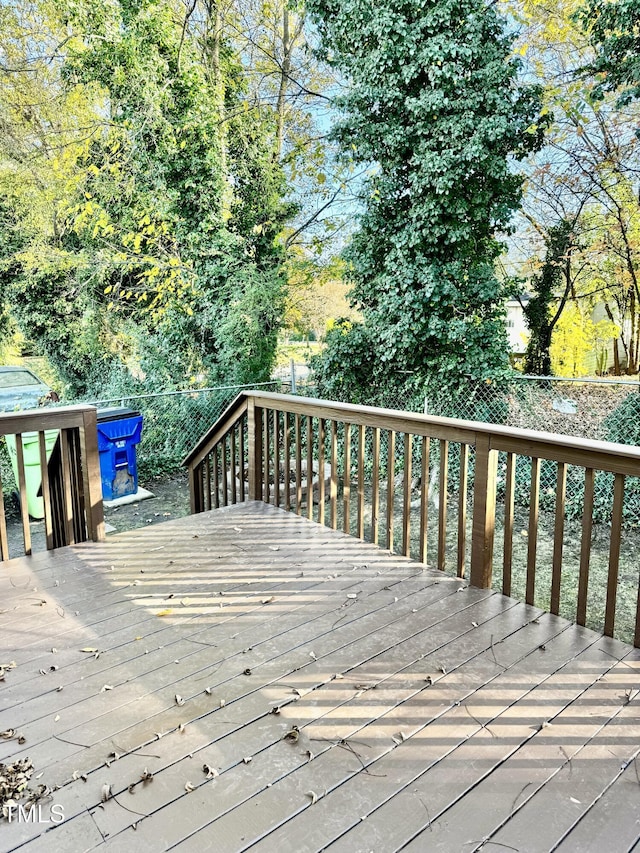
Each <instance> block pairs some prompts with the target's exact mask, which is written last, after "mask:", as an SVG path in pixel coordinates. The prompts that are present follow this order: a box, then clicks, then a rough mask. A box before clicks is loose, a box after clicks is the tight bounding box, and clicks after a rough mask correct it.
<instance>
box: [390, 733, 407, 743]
mask: <svg viewBox="0 0 640 853" xmlns="http://www.w3.org/2000/svg"><path fill="white" fill-rule="evenodd" d="M406 739H407V736H406V735H405V733H404V732H398V733H397V734H395V735H391V740H392V741H393V742H394V743H397V744H400V743H403V741H405V740H406Z"/></svg>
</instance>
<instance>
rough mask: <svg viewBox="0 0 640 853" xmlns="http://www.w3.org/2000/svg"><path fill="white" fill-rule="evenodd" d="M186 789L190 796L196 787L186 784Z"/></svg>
mask: <svg viewBox="0 0 640 853" xmlns="http://www.w3.org/2000/svg"><path fill="white" fill-rule="evenodd" d="M184 789H185V791H186V792H187V794H190V793H191V792H192V791H195V789H196V786H195V785H193V784H192V783H191V782H186V783H185V786H184Z"/></svg>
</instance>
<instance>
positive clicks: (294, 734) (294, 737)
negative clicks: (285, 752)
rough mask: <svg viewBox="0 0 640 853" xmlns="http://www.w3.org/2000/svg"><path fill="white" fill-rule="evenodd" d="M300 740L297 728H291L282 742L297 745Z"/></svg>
mask: <svg viewBox="0 0 640 853" xmlns="http://www.w3.org/2000/svg"><path fill="white" fill-rule="evenodd" d="M299 739H300V730H299V729H298V727H297V726H292V727H291V728H290V729H289V731H288V732H287V733H286V735H285V736H284V738H283V740H286V741H288V742H289V743H297V742H298V741H299Z"/></svg>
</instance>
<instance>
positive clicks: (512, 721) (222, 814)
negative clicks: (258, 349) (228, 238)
mask: <svg viewBox="0 0 640 853" xmlns="http://www.w3.org/2000/svg"><path fill="white" fill-rule="evenodd" d="M0 595H1V598H0V602H1V603H0V635H1V636H0V649H1V650H2V651H1V652H0V664H3V663H4V664H6V663H8V662H9V661H15V663H16V666H15V668H13V669H10V670H8V671H7V672H6V675H5V679H4V681H0V732H1V731H4V730H8V729H13V730H15V732H16V737H14V738H12V739H2V740H0V761H2V762H4V763H5V764H8V763H10V762H11V761H12V760H14V759H17V758H24V757H26V756H28V757H29V759H30V760H31V761H32V763H33V766H34V775H33V777H32V780H31V787H35V786H36V785H38V784H46V785H48V786H49V787H51V788H56V790H55V791H54V792H53V795H52V798H51V800H49V801H47V802H45V803H43V804H42V807H41V810H40V817H41V819H42V821H47V820H50V819H51V818H52V814H55V812H54V813H52V812H51V808H52V806H53V805H54V804H55V805H56V806H57V808H58V812H63V813H64V821H63V822H61V823H59V824H55V825H54V824H53V823H47V822H40V823H38V822H34V821H33V820H31V821H29V822H25V821H24V820H19V819H18V815H17V814H14V818H13V820H12V822H11V823H7V822H6V821H4V822H0V850H2V851H10V850H14V849H19V850H21V851H25V853H26V851H29V852H30V853H31V851H46V853H54V851H60V853H76V851H84V850H94V849H95V850H97V851H100V853H102V851H104V853H107V851H118V853H120V851H125V853H127V851H136V852H138V851H140V853H144V851H153V853H155V851H161V850H178V851H180V853H186V851H198V853H207V851H214V853H225V851H241V850H246V849H251V850H252V851H260V853H281V851H291V853H299V851H319V850H324V849H328V850H330V851H332V853H338V852H339V851H340V853H357V851H362V853H368V851H375V853H385V852H386V851H395V850H407V851H447V853H451V852H452V851H454V853H455V851H464V853H467V852H469V853H470V851H473V850H480V849H481V848H483V849H485V850H496V851H497V850H503V851H504V850H517V851H526V853H534V851H549V850H560V851H563V853H566V851H589V850H591V851H597V853H602V851H607V853H610V851H630V850H640V841H639V839H640V775H639V770H638V767H637V764H636V758H637V756H638V752H639V751H640V713H639V706H640V701H639V691H638V688H639V687H640V682H639V675H640V673H639V669H640V653H639V652H638V650H635V651H634V650H633V649H632V648H631V647H629V646H625V645H622V644H621V643H618V642H616V641H614V640H610V639H605V638H603V637H601V636H599V635H597V634H594V633H593V632H591V631H589V630H586V629H584V628H580V627H576V626H573V625H570V624H569V623H568V622H566V621H565V620H563V619H561V618H559V617H556V616H551V615H549V614H545V613H541V612H540V611H538V610H536V609H535V608H533V607H529V606H526V605H524V604H520V603H517V602H516V601H514V600H513V599H510V598H506V597H504V596H502V595H500V594H497V593H493V592H491V591H490V590H479V589H474V588H468V587H466V585H465V584H464V583H463V582H461V581H459V580H457V579H454V578H449V577H445V576H444V575H442V574H440V573H437V572H435V571H431V570H425V569H424V568H423V567H422V566H420V565H419V564H417V563H415V562H412V561H411V560H409V559H406V558H403V557H396V556H391V555H389V554H388V553H387V552H384V551H380V550H378V549H377V548H375V547H373V546H371V545H367V544H364V543H362V542H359V541H357V540H355V539H352V538H350V537H348V536H346V535H344V534H342V533H338V532H335V531H331V530H327V529H326V528H324V527H320V526H318V525H316V524H314V523H312V522H309V521H306V520H303V519H302V518H299V517H297V516H295V515H292V514H287V513H285V512H283V511H281V510H279V509H275V508H274V507H271V506H268V505H266V504H262V503H250V504H244V505H237V506H232V507H228V508H226V509H224V510H217V511H213V512H210V513H204V514H201V515H198V516H192V517H190V518H188V519H183V520H180V521H175V522H169V523H167V524H163V525H158V526H154V527H152V528H149V529H146V530H143V531H136V532H132V533H128V534H122V535H118V536H115V537H113V538H110V539H109V540H108V541H107V542H105V543H99V544H94V543H85V544H83V545H79V546H74V547H72V548H65V549H62V550H59V551H55V552H51V553H46V554H41V555H36V556H34V557H32V558H30V559H20V560H12V561H9V562H8V563H6V564H5V565H4V566H3V567H2V570H1V572H0ZM18 735H22V736H24V738H25V739H26V742H25V743H24V744H22V745H21V744H20V743H19V742H18V740H17V736H18ZM145 777H147V779H146V781H144V778H145ZM105 786H107V788H108V791H109V796H108V797H107V793H106V789H105ZM109 786H110V787H109ZM111 795H113V796H111ZM103 797H104V798H106V801H105V802H102V799H103ZM33 816H34V815H33V814H32V818H33ZM23 818H24V815H23Z"/></svg>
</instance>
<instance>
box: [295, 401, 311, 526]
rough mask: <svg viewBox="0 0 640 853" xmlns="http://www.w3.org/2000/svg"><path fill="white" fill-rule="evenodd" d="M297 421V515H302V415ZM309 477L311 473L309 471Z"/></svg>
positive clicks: (297, 416)
mask: <svg viewBox="0 0 640 853" xmlns="http://www.w3.org/2000/svg"><path fill="white" fill-rule="evenodd" d="M295 419H296V427H295V429H296V515H300V514H301V513H302V424H301V423H300V415H296V416H295ZM307 477H309V472H308V471H307Z"/></svg>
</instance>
